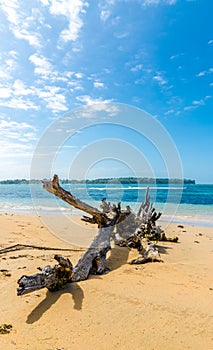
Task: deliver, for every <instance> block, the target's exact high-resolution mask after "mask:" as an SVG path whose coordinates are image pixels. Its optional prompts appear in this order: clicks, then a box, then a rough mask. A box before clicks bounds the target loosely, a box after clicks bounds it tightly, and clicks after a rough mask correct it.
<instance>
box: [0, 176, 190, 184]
mask: <svg viewBox="0 0 213 350" xmlns="http://www.w3.org/2000/svg"><path fill="white" fill-rule="evenodd" d="M60 182H61V183H62V184H90V185H94V184H158V185H159V184H164V185H165V184H190V185H191V184H192V185H194V184H195V180H191V179H168V178H156V179H155V178H150V177H138V178H137V177H118V178H116V177H112V178H99V179H94V180H69V179H60ZM39 183H41V181H40V180H36V179H32V180H26V179H15V180H1V181H0V184H3V185H11V184H12V185H29V184H39Z"/></svg>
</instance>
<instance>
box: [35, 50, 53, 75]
mask: <svg viewBox="0 0 213 350" xmlns="http://www.w3.org/2000/svg"><path fill="white" fill-rule="evenodd" d="M29 61H30V62H32V63H33V64H34V66H35V68H34V73H35V74H38V75H40V76H41V77H42V78H43V79H48V78H49V77H50V76H51V75H52V74H53V75H54V70H53V66H52V64H51V63H50V62H49V60H48V59H47V58H46V57H44V56H43V55H39V54H38V53H35V54H33V55H31V56H30V57H29Z"/></svg>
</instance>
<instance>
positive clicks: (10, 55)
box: [0, 50, 17, 82]
mask: <svg viewBox="0 0 213 350" xmlns="http://www.w3.org/2000/svg"><path fill="white" fill-rule="evenodd" d="M16 58H17V53H16V51H14V50H11V51H9V52H5V53H4V54H2V57H0V59H1V61H2V62H0V78H1V79H2V81H3V80H5V81H6V82H8V81H9V80H10V79H11V78H12V73H13V71H15V70H16V69H17V62H16Z"/></svg>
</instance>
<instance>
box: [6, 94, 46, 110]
mask: <svg viewBox="0 0 213 350" xmlns="http://www.w3.org/2000/svg"><path fill="white" fill-rule="evenodd" d="M0 106H3V107H8V108H14V109H23V110H25V111H27V110H29V109H34V110H36V111H38V110H39V109H40V108H39V106H37V105H35V103H33V102H32V101H30V100H23V98H21V97H20V98H14V97H13V98H11V99H10V100H5V101H4V100H3V101H0Z"/></svg>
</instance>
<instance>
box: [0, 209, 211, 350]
mask: <svg viewBox="0 0 213 350" xmlns="http://www.w3.org/2000/svg"><path fill="white" fill-rule="evenodd" d="M73 220H74V221H75V222H76V223H77V225H76V224H73V225H74V230H75V235H78V233H79V234H82V232H83V233H85V235H88V234H89V237H90V238H91V239H92V235H94V234H95V232H96V230H97V229H96V228H95V226H94V227H90V229H89V231H88V225H86V223H83V222H81V221H80V218H79V217H77V216H76V217H75V218H74V219H73ZM0 222H1V229H0V248H4V247H7V246H10V245H14V244H18V243H20V244H21V243H22V244H32V245H39V246H48V247H57V248H70V249H73V251H70V252H67V251H66V252H64V253H62V252H59V253H62V255H64V256H65V257H69V258H70V260H71V261H72V262H73V263H75V262H76V261H77V260H78V258H79V257H80V255H81V254H82V253H83V252H81V251H74V250H75V249H79V247H75V246H72V245H71V244H69V243H67V242H65V241H63V240H60V239H59V238H57V237H56V236H54V235H53V234H51V233H50V232H49V231H48V230H47V228H46V227H45V226H44V225H43V224H42V222H41V221H40V219H39V218H38V217H37V216H35V215H30V214H29V215H27V214H25V215H23V214H12V213H8V214H3V213H2V214H1V215H0ZM166 234H167V236H176V235H177V236H178V237H179V243H178V244H175V243H170V242H165V243H160V244H159V251H160V254H161V257H162V259H163V261H164V263H150V264H146V265H134V266H133V265H130V264H128V261H130V260H132V259H133V258H134V257H136V256H137V255H138V254H137V252H136V251H129V250H128V249H127V248H120V247H115V248H113V249H112V251H111V252H110V253H109V257H108V264H107V265H108V267H109V268H110V270H111V271H110V272H109V273H108V274H106V275H103V276H92V277H90V278H89V280H87V281H83V282H80V283H73V284H68V285H66V286H65V287H64V289H63V290H61V291H58V292H55V293H51V292H49V291H47V289H43V290H39V291H37V292H34V293H31V294H28V295H24V296H20V297H18V296H17V295H16V288H17V280H18V279H19V277H20V276H22V275H23V274H26V275H30V274H33V273H35V272H36V269H37V267H39V266H45V265H48V264H50V265H53V264H54V260H53V256H54V254H55V253H56V252H55V251H41V250H32V249H31V250H29V249H28V250H20V251H14V252H9V253H6V254H3V255H1V256H0V260H1V268H0V270H1V272H0V279H1V299H0V310H1V313H0V315H1V316H0V325H2V324H4V323H5V324H10V325H12V329H11V331H10V333H8V334H0V349H1V350H12V349H17V350H19V349H20V350H30V349H31V350H41V349H42V350H59V349H60V350H78V349H79V350H84V349H85V350H111V349H135V350H139V349H140V350H141V349H146V350H171V349H173V350H182V349H193V350H196V349H197V350H200V349H205V350H210V349H213V313H212V311H213V309H212V305H213V274H212V266H213V254H212V253H213V228H207V227H205V228H204V227H198V226H187V225H184V227H178V224H171V225H169V227H167V228H166Z"/></svg>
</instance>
